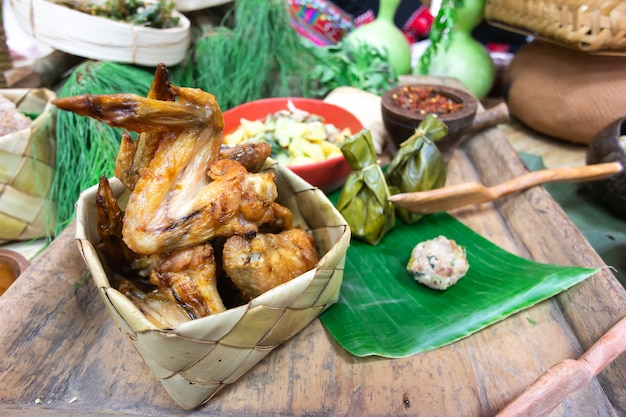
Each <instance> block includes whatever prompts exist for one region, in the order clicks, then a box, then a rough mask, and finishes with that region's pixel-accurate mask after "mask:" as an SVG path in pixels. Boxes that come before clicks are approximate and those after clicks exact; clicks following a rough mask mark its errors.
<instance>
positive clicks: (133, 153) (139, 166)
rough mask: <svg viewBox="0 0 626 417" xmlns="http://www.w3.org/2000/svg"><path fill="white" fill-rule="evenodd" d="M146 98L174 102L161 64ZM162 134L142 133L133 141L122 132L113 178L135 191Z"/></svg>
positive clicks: (166, 75)
mask: <svg viewBox="0 0 626 417" xmlns="http://www.w3.org/2000/svg"><path fill="white" fill-rule="evenodd" d="M148 98H150V99H155V100H163V101H174V100H175V99H176V95H175V94H174V92H173V91H172V88H171V84H170V81H169V71H168V69H167V67H166V66H165V65H163V64H159V65H157V67H156V71H155V73H154V78H153V80H152V84H151V85H150V91H148ZM162 135H163V132H160V131H159V132H143V133H140V134H139V136H138V137H137V140H133V139H132V137H131V135H130V134H129V133H128V132H126V131H124V132H122V141H121V143H120V149H119V151H118V154H117V159H116V161H115V176H116V177H117V178H119V180H120V181H121V182H122V184H124V185H125V186H126V188H128V189H129V190H133V189H135V184H136V183H137V180H138V179H139V177H140V176H141V173H142V171H143V169H144V168H146V167H147V166H148V164H149V163H150V161H151V160H152V158H153V157H154V153H155V152H156V150H157V148H158V146H159V143H160V142H161V140H162Z"/></svg>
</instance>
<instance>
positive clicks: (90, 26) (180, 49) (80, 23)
mask: <svg viewBox="0 0 626 417" xmlns="http://www.w3.org/2000/svg"><path fill="white" fill-rule="evenodd" d="M9 2H10V4H11V7H12V9H13V12H14V14H15V19H16V21H17V22H18V24H19V25H20V26H21V28H22V29H24V31H25V32H26V33H28V34H29V35H31V36H32V37H33V38H35V39H37V40H39V41H41V42H43V43H45V44H47V45H49V46H51V47H52V48H54V49H58V50H60V51H63V52H67V53H69V54H72V55H76V56H80V57H83V58H90V59H96V60H103V61H113V62H119V63H126V64H137V65H147V66H153V65H158V64H159V63H164V64H165V65H176V64H178V63H180V62H182V60H183V59H184V58H185V55H186V53H187V50H188V48H189V45H190V42H191V30H190V26H191V23H190V21H189V19H187V17H185V16H184V15H183V14H182V13H180V12H178V11H174V16H176V17H178V18H179V25H178V27H175V28H169V29H155V28H149V27H144V26H136V25H132V24H129V23H125V22H120V21H115V20H111V19H107V18H105V17H99V16H91V15H89V14H87V13H83V12H80V11H77V10H72V9H70V8H69V7H66V6H63V5H60V4H56V3H54V2H53V1H48V0H9ZM89 3H92V4H96V5H98V4H102V3H104V0H94V1H91V2H89Z"/></svg>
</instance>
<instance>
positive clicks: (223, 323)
mask: <svg viewBox="0 0 626 417" xmlns="http://www.w3.org/2000/svg"><path fill="white" fill-rule="evenodd" d="M265 170H266V171H267V170H270V171H273V172H275V174H276V185H277V188H278V196H279V197H278V200H277V201H278V202H279V203H280V204H282V205H284V206H286V207H288V208H289V209H290V210H291V211H292V212H293V220H294V226H301V227H303V228H305V229H306V230H309V231H311V232H312V233H313V235H314V236H315V239H316V242H317V248H318V252H319V255H320V260H319V262H318V264H317V265H316V266H315V268H314V269H312V270H310V271H308V272H306V273H304V274H303V275H300V276H298V277H296V278H294V279H292V280H291V281H288V282H286V283H284V284H282V285H280V286H278V287H275V288H273V289H271V290H269V291H267V292H265V293H263V294H261V295H260V296H258V297H257V298H255V299H253V300H252V301H250V302H249V303H248V304H245V305H242V306H239V307H235V308H231V309H228V310H226V311H224V312H222V313H218V314H214V315H210V316H207V317H203V318H199V319H196V320H192V321H189V322H185V323H182V324H179V325H178V326H176V327H175V328H173V329H158V328H156V327H155V326H154V325H153V324H152V322H150V321H149V320H148V319H147V318H146V317H145V316H144V315H143V313H142V312H141V311H140V310H138V309H137V307H135V305H134V304H133V303H132V302H131V301H129V299H128V298H126V296H125V295H123V294H122V293H120V292H119V291H117V290H116V289H114V288H112V287H111V281H110V279H109V276H108V275H107V274H109V272H108V269H107V266H106V265H105V264H103V263H102V261H101V259H100V257H99V255H98V252H97V250H96V249H95V247H96V245H97V244H98V242H99V240H100V238H99V234H98V232H97V230H96V206H95V194H96V190H97V187H92V188H90V189H88V190H86V191H84V192H83V193H82V194H81V196H80V198H79V200H78V202H77V214H76V227H77V229H76V239H77V242H78V246H79V248H80V251H81V253H82V256H83V258H84V260H85V262H86V263H87V265H88V267H89V269H90V271H91V275H92V278H93V280H94V282H95V284H96V286H97V287H98V289H99V292H100V295H101V297H102V300H103V301H104V303H105V305H106V307H107V309H108V311H109V313H110V315H111V317H112V318H113V320H114V321H115V323H116V324H117V326H118V327H119V328H120V329H121V331H122V332H124V333H126V334H127V335H128V336H129V340H130V342H131V343H132V344H133V345H134V346H135V348H136V349H137V351H138V352H139V353H140V355H141V356H142V357H143V360H144V361H145V363H146V364H147V365H148V367H150V368H151V369H152V371H153V372H154V374H155V376H156V377H157V378H159V380H160V381H161V382H162V384H163V386H164V387H165V389H166V390H167V392H168V393H169V394H170V396H171V397H172V398H173V399H174V400H175V401H176V402H177V403H178V404H179V405H180V406H181V407H182V408H185V409H192V408H195V407H197V406H199V405H201V404H203V403H205V402H207V401H209V400H210V399H211V398H212V397H213V396H214V395H215V394H217V393H218V391H220V390H221V389H222V388H223V387H225V386H226V385H228V384H232V383H234V382H235V381H237V379H239V378H240V377H241V376H242V375H244V374H245V373H246V372H247V371H248V370H250V369H251V368H252V367H254V366H255V365H256V364H257V363H258V362H259V361H261V360H262V359H263V358H264V357H265V356H267V355H268V354H270V352H272V350H273V349H274V348H276V347H277V346H278V345H280V344H281V343H282V342H285V341H286V340H288V339H290V338H291V337H293V336H294V335H296V334H297V333H298V332H299V331H300V330H302V329H303V328H304V327H305V326H306V325H307V324H309V323H310V322H311V321H312V320H314V319H315V318H316V317H317V316H318V315H319V314H320V313H322V312H323V311H324V310H325V309H326V308H327V307H328V306H330V305H332V304H334V303H335V302H336V301H337V299H338V297H339V288H340V286H341V282H342V279H343V268H344V263H345V255H346V252H347V249H348V246H349V242H350V229H349V227H348V225H347V224H346V222H345V220H344V218H343V217H342V216H341V215H340V214H339V212H338V211H337V210H336V209H335V208H334V206H333V205H332V203H331V202H330V201H329V200H328V198H327V197H326V196H325V194H324V193H323V192H322V191H320V190H319V189H316V188H314V187H312V186H311V185H309V184H308V183H307V182H305V181H304V180H302V179H301V178H300V177H298V176H296V175H295V174H293V173H292V172H291V171H290V170H289V169H288V168H286V167H284V166H282V165H280V164H276V163H272V162H271V161H268V162H267V163H266V166H265ZM110 182H111V187H112V189H113V193H114V194H115V195H116V196H117V197H118V201H119V203H120V207H122V208H123V207H124V206H125V204H126V201H127V197H128V194H129V192H128V190H127V189H125V187H124V186H123V185H122V184H121V183H120V182H119V181H118V180H117V179H116V178H113V179H112V180H111V181H110Z"/></svg>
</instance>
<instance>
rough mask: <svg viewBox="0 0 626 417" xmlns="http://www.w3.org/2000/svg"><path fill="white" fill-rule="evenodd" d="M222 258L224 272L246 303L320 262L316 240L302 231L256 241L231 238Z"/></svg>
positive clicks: (278, 234) (269, 235)
mask: <svg viewBox="0 0 626 417" xmlns="http://www.w3.org/2000/svg"><path fill="white" fill-rule="evenodd" d="M222 256H223V266H224V271H225V272H226V274H227V275H228V276H229V277H230V279H231V280H232V281H233V282H234V284H235V286H236V287H237V288H238V289H239V290H240V291H241V293H242V294H243V296H244V298H247V299H252V298H254V297H256V296H258V295H260V294H262V293H264V292H266V291H268V290H270V289H272V288H274V287H276V286H278V285H280V284H283V283H285V282H287V281H289V280H291V279H293V278H295V277H297V276H299V275H302V274H303V273H305V272H306V271H308V270H310V269H312V268H313V267H314V266H315V264H316V263H317V261H318V255H317V250H316V249H315V242H314V239H313V237H312V236H311V235H309V234H308V233H307V232H306V231H304V230H301V229H290V230H285V231H283V232H281V233H277V234H272V233H266V234H259V235H258V236H256V237H255V238H253V239H246V238H245V237H242V236H232V237H230V238H228V239H227V240H226V243H225V244H224V251H223V253H222Z"/></svg>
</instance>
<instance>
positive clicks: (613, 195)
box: [587, 116, 626, 216]
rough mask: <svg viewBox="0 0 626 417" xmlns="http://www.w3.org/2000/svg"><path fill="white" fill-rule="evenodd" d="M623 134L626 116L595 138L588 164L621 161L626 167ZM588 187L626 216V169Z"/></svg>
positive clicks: (625, 131) (589, 150) (609, 207)
mask: <svg viewBox="0 0 626 417" xmlns="http://www.w3.org/2000/svg"><path fill="white" fill-rule="evenodd" d="M621 136H626V116H624V117H621V118H619V119H617V120H614V121H613V122H611V123H609V124H608V125H607V126H606V127H605V128H604V129H602V130H601V131H600V132H599V133H598V134H597V135H596V136H595V137H594V138H593V140H592V141H591V143H590V144H589V147H588V148H587V164H599V163H603V162H620V163H621V164H622V165H623V166H624V167H626V151H624V148H623V147H622V145H621V143H620V137H621ZM587 189H588V190H589V191H590V192H591V195H592V196H593V197H594V198H595V199H596V200H597V201H599V202H601V203H602V204H604V205H605V206H606V207H607V208H608V209H610V210H612V211H613V212H614V213H616V214H619V215H621V216H626V171H622V172H620V173H619V174H616V175H614V176H612V177H610V178H607V179H604V180H599V181H594V182H590V183H589V184H588V185H587Z"/></svg>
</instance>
